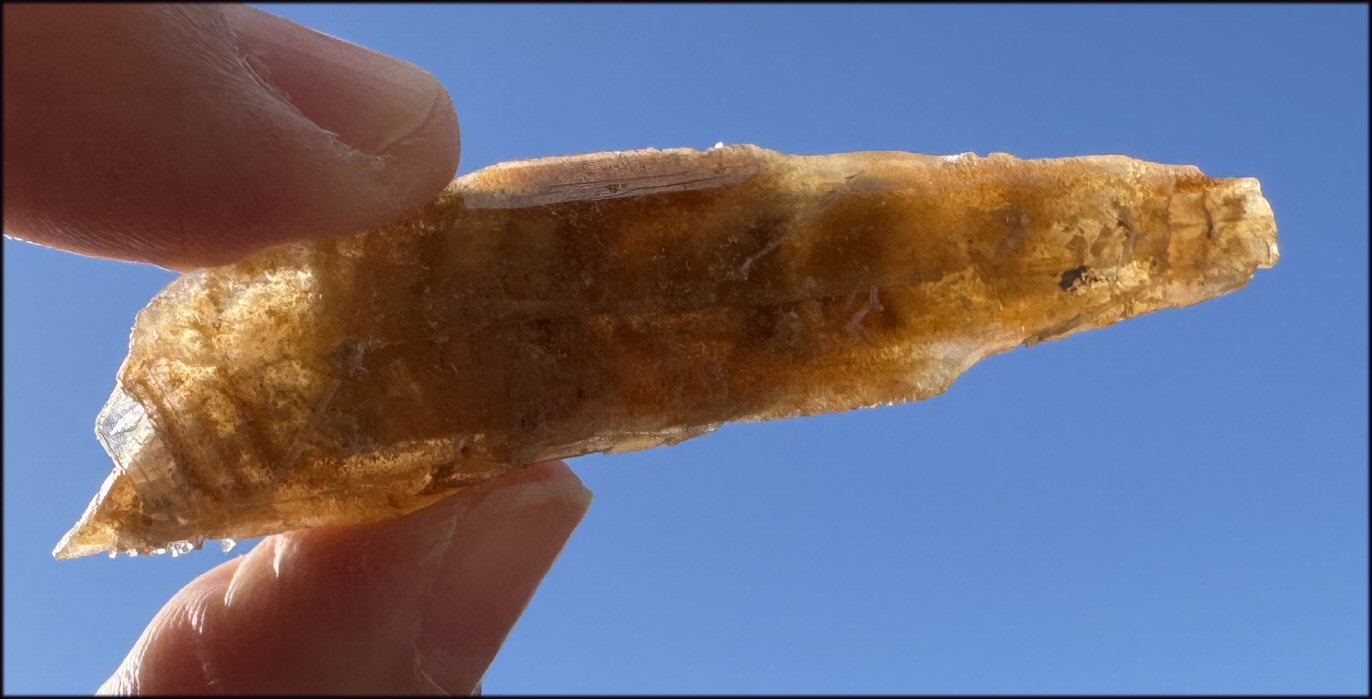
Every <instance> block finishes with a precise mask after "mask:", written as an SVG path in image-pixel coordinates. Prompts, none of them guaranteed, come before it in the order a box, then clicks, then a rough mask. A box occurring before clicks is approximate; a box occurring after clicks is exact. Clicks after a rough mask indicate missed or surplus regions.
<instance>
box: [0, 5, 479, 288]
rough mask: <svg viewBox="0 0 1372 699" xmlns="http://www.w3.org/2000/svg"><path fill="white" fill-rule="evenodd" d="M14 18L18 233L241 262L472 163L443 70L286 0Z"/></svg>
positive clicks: (12, 163) (125, 252) (52, 241)
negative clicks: (385, 50) (315, 17)
mask: <svg viewBox="0 0 1372 699" xmlns="http://www.w3.org/2000/svg"><path fill="white" fill-rule="evenodd" d="M12 10H14V11H12ZM5 19H6V26H5V55H6V59H7V60H6V76H5V77H6V79H5V100H4V101H5V120H4V131H5V137H4V140H5V149H4V150H5V173H6V177H5V210H4V223H5V231H6V233H7V234H9V235H12V236H14V237H18V238H22V239H26V240H30V241H33V242H37V243H40V244H44V245H51V246H55V247H61V248H65V249H68V250H72V251H75V252H81V253H85V254H90V255H96V256H102V257H117V258H122V259H129V260H138V261H146V262H153V263H155V264H159V265H162V266H164V267H170V268H174V269H186V268H189V267H199V266H207V265H217V264H225V263H229V262H233V261H235V260H237V259H239V258H241V257H242V256H244V255H246V254H248V253H250V252H252V251H253V250H256V249H258V248H262V247H267V246H270V245H274V244H278V243H282V242H286V241H291V240H303V239H311V238H318V237H327V236H334V235H342V234H347V233H352V232H356V231H359V230H363V229H366V228H371V227H374V226H378V225H382V224H385V223H388V222H391V221H395V220H397V219H400V218H403V217H404V216H406V215H409V214H411V213H413V212H416V211H418V210H419V209H420V208H422V207H423V206H424V205H425V204H426V203H428V202H429V201H430V200H432V199H433V198H434V197H435V196H437V195H438V193H439V192H441V191H442V189H443V187H444V186H445V185H446V184H447V182H448V181H449V180H450V179H451V177H452V175H453V174H454V172H455V171H456V168H457V161H458V157H459V155H460V135H459V132H458V129H457V115H456V111H455V110H454V109H453V106H452V101H451V99H450V97H449V96H448V94H447V92H446V90H444V89H443V86H442V85H441V84H439V82H438V81H437V79H436V78H434V76H432V75H430V74H429V73H427V72H425V71H423V70H421V69H419V68H417V67H415V66H413V65H411V64H409V63H406V62H404V61H401V60H399V59H395V58H392V57H389V56H384V55H382V54H379V53H377V52H374V51H370V50H368V49H365V48H362V47H360V46H356V45H354V44H350V43H348V42H345V41H342V40H339V39H335V38H333V37H328V36H326V35H323V34H320V33H318V32H313V31H312V30H309V29H307V28H304V27H301V26H299V25H296V24H294V23H292V22H289V21H288V20H285V19H283V18H280V17H276V16H274V15H271V14H269V13H266V12H262V11H260V10H253V9H251V8H246V7H238V6H216V5H204V6H198V5H167V6H117V7H102V8H99V9H98V11H96V10H90V11H86V12H81V13H75V14H66V15H64V16H63V17H62V18H61V19H62V21H56V20H55V19H54V18H53V17H52V16H51V13H47V12H43V11H39V10H25V11H24V12H20V11H18V10H17V9H14V8H11V7H9V6H7V7H6V17H5ZM11 58H15V59H18V58H22V59H23V60H13V61H12V60H10V59H11Z"/></svg>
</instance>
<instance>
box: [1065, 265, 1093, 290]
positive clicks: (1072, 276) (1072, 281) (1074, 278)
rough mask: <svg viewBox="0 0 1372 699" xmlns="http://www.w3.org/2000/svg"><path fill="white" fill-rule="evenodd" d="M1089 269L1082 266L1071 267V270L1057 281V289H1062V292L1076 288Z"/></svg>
mask: <svg viewBox="0 0 1372 699" xmlns="http://www.w3.org/2000/svg"><path fill="white" fill-rule="evenodd" d="M1090 269H1091V268H1090V267H1087V266H1086V265H1082V266H1080V267H1073V268H1072V269H1069V270H1067V271H1066V272H1063V273H1062V279H1060V280H1058V288H1059V289H1062V290H1063V291H1071V290H1072V289H1073V288H1074V287H1076V285H1077V284H1079V283H1080V282H1081V278H1082V277H1084V276H1086V273H1087V272H1088V271H1089V270H1090Z"/></svg>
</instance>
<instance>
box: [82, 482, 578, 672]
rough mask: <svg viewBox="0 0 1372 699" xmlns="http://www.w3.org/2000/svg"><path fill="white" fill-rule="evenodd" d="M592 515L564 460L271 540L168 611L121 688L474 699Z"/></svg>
mask: <svg viewBox="0 0 1372 699" xmlns="http://www.w3.org/2000/svg"><path fill="white" fill-rule="evenodd" d="M589 502H590V493H589V491H588V490H587V489H586V488H585V487H584V486H583V485H582V483H581V481H580V480H579V479H578V478H577V477H576V475H575V474H573V473H572V472H571V470H570V469H569V468H568V467H567V465H566V464H565V463H562V462H549V463H545V464H538V465H534V466H530V467H528V468H524V469H519V470H516V471H514V472H512V473H509V474H507V475H505V476H503V477H501V478H498V479H494V480H492V481H490V482H487V483H485V484H483V485H481V486H476V487H471V488H467V489H464V490H462V491H459V492H458V493H457V494H455V495H454V496H453V497H450V498H446V499H444V500H442V501H440V502H438V503H436V504H435V505H433V506H431V507H428V508H426V509H423V510H420V511H418V512H414V513H411V514H409V515H406V516H404V517H399V518H395V519H392V520H388V521H385V522H379V523H376V524H371V525H361V526H348V527H331V528H322V529H312V530H304V531H298V532H291V533H288V534H282V535H276V536H272V537H268V538H267V539H264V540H263V541H262V542H261V543H260V544H258V546H257V547H255V548H254V549H253V550H252V551H251V552H250V553H249V554H247V555H246V556H243V557H240V558H238V559H235V560H234V561H230V562H228V563H226V564H225V565H223V566H220V567H219V568H216V569H215V570H214V571H211V573H208V574H206V575H205V576H202V577H201V578H199V579H197V580H196V581H194V582H192V583H191V584H190V585H187V586H186V588H184V589H183V590H182V591H181V592H180V593H178V594H177V595H176V597H174V598H173V600H172V601H171V602H169V603H168V604H167V606H166V607H165V608H164V609H163V610H162V612H159V614H158V616H157V619H156V620H154V622H153V624H152V625H150V626H149V629H148V631H147V632H145V633H144V636H143V638H141V639H140V641H139V644H138V646H136V647H135V650H134V651H133V652H131V653H130V654H129V659H127V660H126V661H125V664H124V666H123V667H121V669H120V671H119V672H117V673H116V674H115V676H114V677H113V678H111V680H110V682H108V683H106V688H107V689H111V690H127V689H130V688H132V689H135V690H140V691H145V690H147V689H148V688H156V689H158V690H159V691H162V690H175V691H182V692H187V691H188V692H203V691H206V689H207V688H210V689H213V690H215V691H221V692H254V693H255V692H269V693H287V694H295V693H312V694H318V693H333V692H347V693H359V692H361V693H415V692H436V691H443V692H447V693H458V694H466V693H470V692H471V690H472V689H473V688H474V687H475V686H476V685H477V684H478V683H479V681H480V679H481V675H482V674H483V673H484V672H485V669H486V667H487V666H488V665H489V664H490V662H491V660H492V659H493V658H494V656H495V653H496V652H497V651H498V650H499V647H500V645H501V643H502V642H503V640H504V638H505V636H506V635H507V634H508V633H509V631H510V628H511V627H512V626H513V624H514V623H515V621H516V620H517V619H518V617H519V615H520V614H521V613H522V611H523V609H524V607H525V605H527V603H528V601H529V599H530V597H531V596H532V595H533V592H534V590H535V589H536V588H537V586H538V584H539V582H540V581H541V580H542V578H543V576H544V575H545V574H546V573H547V571H548V569H549V568H550V567H551V565H552V563H553V561H554V560H555V559H556V558H557V556H558V552H559V551H561V549H562V547H563V545H564V544H565V543H566V541H567V538H568V537H569V536H570V535H571V532H572V531H573V530H574V529H575V528H576V526H577V524H578V523H579V522H580V520H581V518H582V516H583V515H584V514H585V512H586V508H587V506H588V505H589Z"/></svg>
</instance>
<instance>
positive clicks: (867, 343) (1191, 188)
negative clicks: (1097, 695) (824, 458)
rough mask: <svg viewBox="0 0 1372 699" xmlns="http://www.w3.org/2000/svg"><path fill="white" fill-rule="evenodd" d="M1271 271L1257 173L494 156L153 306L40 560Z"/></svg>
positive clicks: (352, 507) (983, 161)
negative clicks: (86, 502)
mask: <svg viewBox="0 0 1372 699" xmlns="http://www.w3.org/2000/svg"><path fill="white" fill-rule="evenodd" d="M1276 260H1277V245H1276V226H1275V223H1274V220H1273V216H1272V210H1271V208H1270V207H1269V206H1268V203H1267V201H1266V200H1264V199H1263V197H1262V195H1261V193H1260V191H1259V188H1258V183H1257V181H1256V180H1252V179H1211V178H1209V177H1206V176H1205V175H1203V174H1202V173H1201V172H1200V171H1199V170H1197V169H1196V168H1194V167H1190V166H1171V165H1158V164H1154V163H1147V162H1142V161H1138V160H1133V159H1130V158H1126V157H1119V156H1102V157H1083V158H1063V159H1055V160H1019V159H1016V158H1013V157H1011V156H1008V155H1004V154H993V155H991V156H990V157H986V158H982V157H977V156H974V155H971V154H966V155H960V156H950V157H940V156H928V155H916V154H911V153H899V152H867V153H847V154H839V155H825V156H790V155H783V154H781V153H777V152H774V151H770V150H765V149H762V148H757V147H754V146H736V147H723V148H713V149H710V150H708V151H696V150H690V149H679V150H666V151H658V150H643V151H633V152H616V153H596V154H591V155H581V156H573V157H564V158H546V159H541V160H531V161H524V162H515V163H505V164H500V165H496V166H493V167H489V168H486V169H484V170H481V171H479V172H475V173H472V174H470V175H466V176H464V177H461V178H458V179H457V180H455V181H454V182H453V183H452V184H451V185H450V186H449V187H448V189H447V190H446V191H445V192H444V193H443V194H442V196H440V197H439V198H438V200H436V201H434V202H433V203H432V204H430V205H429V206H428V208H427V209H426V210H425V211H424V212H423V213H421V214H419V215H418V216H416V217H414V218H412V219H409V220H407V221H404V222H401V223H398V224H395V225H391V226H386V227H383V228H380V229H376V230H371V231H366V232H363V233H359V234H356V235H352V236H349V237H343V238H334V239H329V240H324V241H318V242H311V243H300V244H290V245H285V246H280V247H277V248H273V249H269V250H265V251H262V252H260V253H258V254H256V255H254V256H252V257H250V258H248V259H245V260H243V261H242V262H240V263H238V264H234V265H231V266H225V267H219V268H214V269H206V270H201V271H197V272H193V273H190V274H186V275H184V276H182V277H181V278H179V279H177V280H176V281H174V282H173V283H172V284H170V285H169V286H168V287H167V288H166V289H164V290H163V291H162V292H160V293H159V294H158V295H157V296H156V298H154V299H153V300H152V302H151V303H150V304H149V305H148V307H147V308H145V309H144V310H143V311H142V312H141V313H140V314H139V316H138V320H137V321H136V323H135V325H134V328H133V334H132V338H131V340H130V346H129V356H128V359H127V360H126V361H125V362H124V365H123V367H122V368H121V369H120V371H119V377H118V385H117V387H116V388H115V391H114V394H113V395H112V396H111V397H110V400H109V402H108V403H107V404H106V406H105V409H104V410H103V411H102V412H101V414H100V417H99V419H98V421H97V425H96V432H97V434H98V435H99V437H100V439H101V441H102V442H103V443H104V445H105V447H106V449H107V450H108V451H109V453H110V455H111V457H112V458H113V459H114V462H115V470H114V472H113V473H112V474H111V475H110V477H109V478H108V479H107V480H106V482H105V484H104V486H103V487H102V488H101V490H100V492H99V494H98V495H97V496H96V497H95V500H94V501H93V502H92V503H91V505H90V506H89V508H88V509H87V510H86V512H85V514H84V515H83V516H82V517H81V520H80V522H78V523H77V525H76V526H75V527H74V528H73V529H72V530H71V531H70V532H69V533H68V534H67V535H66V536H65V537H64V538H63V539H62V541H61V543H60V544H58V547H57V550H56V551H55V555H57V556H58V557H60V558H65V557H72V556H82V555H87V554H92V553H98V552H105V551H108V552H118V551H135V552H142V553H146V552H149V551H154V550H157V549H164V548H171V549H172V550H178V549H184V548H185V547H187V546H188V545H189V546H198V545H199V544H200V543H201V542H202V541H203V540H204V539H207V538H238V537H252V536H259V535H264V534H271V533H275V532H281V531H286V530H291V529H298V528H303V527H314V526H322V525H334V524H352V523H361V522H369V521H375V520H380V519H384V518H388V517H393V516H396V515H400V514H404V513H407V512H411V511H413V510H417V509H419V508H421V507H424V506H426V505H428V504H430V503H432V502H434V501H435V500H437V499H439V498H442V497H444V496H445V495H448V494H450V493H452V492H453V491H454V490H456V489H458V488H462V487H464V486H467V485H469V484H473V483H477V482H479V481H482V480H484V479H488V478H491V477H493V476H496V475H498V474H501V473H504V472H506V471H510V470H512V469H516V468H520V467H521V466H524V465H527V464H531V463H535V462H538V461H541V460H546V459H552V458H559V457H570V456H576V455H579V454H586V453H590V452H620V451H629V450H635V449H647V448H650V447H655V446H659V445H663V444H672V443H675V442H679V441H681V440H683V439H688V438H690V437H694V436H697V435H700V434H704V433H706V432H708V431H710V430H712V429H714V428H716V427H718V426H719V425H720V424H722V423H726V422H731V421H737V420H772V419H778V418H787V417H794V416H799V415H813V414H816V413H825V412H832V411H839V410H850V409H853V408H858V407H864V406H875V405H883V404H890V403H899V402H904V401H913V400H920V399H924V398H929V397H931V396H935V395H938V394H939V393H941V392H943V391H944V390H945V389H947V388H948V386H949V385H950V384H951V383H952V382H953V381H954V380H955V379H956V378H957V377H958V375H960V374H961V373H962V372H963V371H965V370H966V369H967V368H968V367H970V366H971V365H972V364H974V363H975V362H977V361H978V360H980V359H981V358H983V357H986V356H987V355H991V354H995V353H998V352H1003V351H1005V350H1008V349H1012V348H1014V347H1018V346H1020V345H1030V344H1034V343H1037V342H1040V341H1043V340H1048V339H1053V338H1058V337H1063V336H1066V335H1069V334H1072V333H1075V332H1080V331H1082V330H1089V329H1092V328H1098V327H1102V326H1105V325H1109V324H1111V323H1114V322H1116V321H1118V320H1122V319H1124V318H1128V317H1131V316H1134V315H1138V314H1140V313H1147V312H1149V311H1154V310H1158V309H1163V308H1173V307H1178V306H1186V305H1190V304H1194V303H1197V302H1200V301H1204V300H1206V299H1209V298H1213V297H1215V296H1219V295H1221V294H1224V293H1227V292H1229V291H1233V290H1234V289H1237V288H1239V287H1241V286H1243V285H1244V284H1246V283H1247V282H1248V280H1249V279H1250V278H1252V276H1253V273H1254V271H1255V270H1256V269H1257V268H1260V267H1270V266H1272V265H1273V264H1274V263H1275V262H1276Z"/></svg>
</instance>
